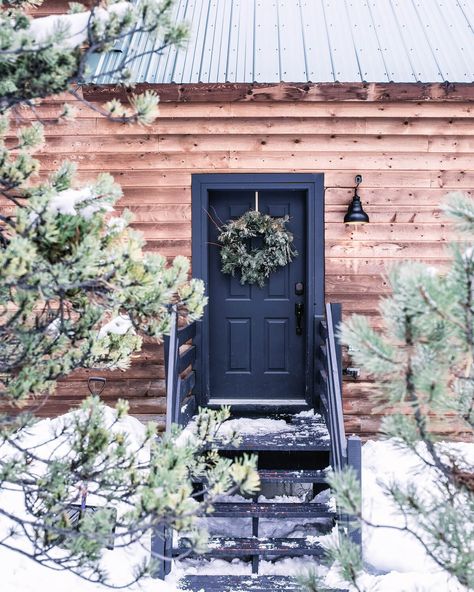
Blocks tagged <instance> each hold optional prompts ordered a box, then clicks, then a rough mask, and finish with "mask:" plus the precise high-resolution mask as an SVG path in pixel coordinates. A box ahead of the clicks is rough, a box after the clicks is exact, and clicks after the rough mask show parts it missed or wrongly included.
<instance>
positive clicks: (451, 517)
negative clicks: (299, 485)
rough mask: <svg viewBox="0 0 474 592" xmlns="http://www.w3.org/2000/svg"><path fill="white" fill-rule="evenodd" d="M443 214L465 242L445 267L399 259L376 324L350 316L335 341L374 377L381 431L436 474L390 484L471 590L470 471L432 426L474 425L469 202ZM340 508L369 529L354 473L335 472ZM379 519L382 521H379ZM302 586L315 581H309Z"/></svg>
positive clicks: (344, 553) (473, 487)
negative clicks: (419, 482) (421, 485)
mask: <svg viewBox="0 0 474 592" xmlns="http://www.w3.org/2000/svg"><path fill="white" fill-rule="evenodd" d="M445 211H446V213H447V214H448V215H449V216H450V217H451V218H453V219H454V220H455V221H456V222H457V228H458V230H459V231H460V232H462V233H464V234H465V236H466V240H465V241H463V242H456V243H455V244H453V245H451V254H452V261H451V265H450V267H449V268H448V269H446V270H437V269H435V268H431V267H427V266H426V265H425V264H421V263H416V262H405V263H403V264H400V265H398V266H396V267H394V268H392V269H391V270H390V271H389V274H388V279H389V284H390V288H391V292H392V294H391V296H389V297H388V298H385V299H384V300H383V301H382V302H381V304H380V307H379V309H380V316H381V320H382V328H381V329H374V328H373V327H372V326H371V324H370V320H369V319H368V318H365V317H362V316H356V315H354V316H352V317H351V318H350V319H349V320H348V321H347V322H345V323H344V324H343V325H342V330H341V340H342V342H343V344H345V345H347V346H350V348H351V350H350V351H351V355H352V357H353V359H354V361H355V363H356V364H358V365H360V366H362V367H363V368H364V370H365V371H366V372H367V373H368V375H369V376H371V377H373V378H374V380H375V384H376V388H377V391H376V393H375V394H374V403H376V404H377V405H378V406H379V408H380V409H385V410H386V413H387V414H386V415H385V417H384V418H383V421H382V427H381V430H382V434H383V435H384V437H386V438H393V439H394V441H395V442H396V443H397V445H398V446H400V447H401V449H402V450H407V451H410V452H412V453H413V454H415V455H416V456H417V457H418V458H419V459H420V462H421V463H422V466H425V467H426V468H427V469H428V470H430V471H431V472H432V474H433V475H434V479H433V482H434V483H435V484H436V485H434V486H433V490H432V491H431V493H430V495H427V494H426V492H425V493H424V494H423V495H420V493H419V491H418V489H417V487H416V483H415V482H414V481H412V482H410V481H409V482H408V484H405V485H400V484H397V483H396V482H394V483H392V484H391V485H390V486H389V487H388V488H387V495H388V496H390V499H391V500H392V501H393V503H394V505H395V507H396V508H397V511H398V512H399V514H400V516H402V517H403V518H404V521H405V525H404V526H401V527H396V526H389V527H388V528H394V529H396V530H400V531H403V532H407V533H410V535H411V536H413V537H414V538H415V539H417V540H418V541H419V542H420V543H421V545H422V546H423V547H424V549H425V551H426V553H427V555H428V556H429V557H430V558H431V559H432V560H433V561H434V562H435V563H436V564H437V565H438V566H439V567H440V568H442V569H444V570H446V572H448V573H449V574H451V575H452V576H453V577H454V578H456V579H457V581H458V582H459V583H460V584H462V585H464V586H466V587H467V588H468V589H472V588H473V587H474V564H473V561H472V557H473V555H474V536H473V535H474V533H473V526H472V525H473V524H474V470H473V467H472V466H469V464H468V463H467V462H466V459H463V458H461V457H459V455H456V454H455V453H454V452H453V451H452V450H450V448H449V446H446V445H445V444H443V443H442V442H440V437H439V436H438V435H437V432H436V425H437V423H438V425H439V422H440V421H448V417H449V420H450V421H451V422H452V425H454V426H455V427H457V429H459V430H460V433H462V434H464V436H465V437H467V438H468V439H469V440H470V441H472V436H473V432H474V364H473V361H474V201H473V200H472V199H471V198H470V197H469V196H466V195H462V194H453V195H451V196H450V197H449V199H448V201H447V203H446V206H445ZM331 484H332V486H333V488H334V490H335V492H336V498H337V500H338V503H339V507H340V508H341V510H342V511H343V512H348V513H349V514H352V515H353V516H355V517H357V518H358V519H360V520H361V521H362V523H363V524H366V525H367V526H369V527H370V526H374V525H373V524H372V523H371V522H370V521H369V520H367V519H366V517H364V515H363V513H362V510H361V499H360V496H359V495H354V492H355V491H357V490H358V487H357V486H356V484H355V476H354V474H353V473H352V472H351V471H347V472H346V473H345V474H339V475H333V476H332V478H331ZM378 526H384V525H378ZM331 557H332V559H333V560H335V561H337V563H338V564H339V566H340V572H341V574H342V576H343V577H344V579H345V580H346V581H347V582H348V583H350V584H352V585H353V586H354V587H355V588H356V589H357V590H362V589H363V588H362V586H361V585H360V575H361V573H362V571H363V562H362V558H361V557H360V553H359V551H358V549H357V548H356V547H355V546H354V545H353V544H352V543H351V542H350V541H349V540H347V539H344V538H343V539H342V541H340V544H339V545H337V546H335V547H334V548H333V549H332V550H331ZM305 583H306V587H307V589H308V590H320V589H321V586H322V584H321V582H320V581H319V580H318V578H315V577H312V578H311V580H310V581H309V580H306V582H305Z"/></svg>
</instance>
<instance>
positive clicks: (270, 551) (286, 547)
mask: <svg viewBox="0 0 474 592" xmlns="http://www.w3.org/2000/svg"><path fill="white" fill-rule="evenodd" d="M313 539H314V537H305V538H268V537H259V538H257V537H235V538H234V537H217V536H216V537H211V538H210V539H209V543H208V549H207V552H206V553H205V554H206V555H211V556H212V557H228V556H232V557H246V556H249V555H260V556H265V555H267V556H268V555H272V556H273V555H281V556H285V557H295V556H297V555H316V556H318V557H323V556H324V555H325V550H324V547H323V546H322V545H321V543H319V542H318V541H315V540H313ZM188 549H189V547H188V545H187V544H186V541H185V540H184V541H180V542H179V544H178V547H177V548H176V549H174V550H173V554H174V555H179V554H181V553H184V552H186V551H187V550H188Z"/></svg>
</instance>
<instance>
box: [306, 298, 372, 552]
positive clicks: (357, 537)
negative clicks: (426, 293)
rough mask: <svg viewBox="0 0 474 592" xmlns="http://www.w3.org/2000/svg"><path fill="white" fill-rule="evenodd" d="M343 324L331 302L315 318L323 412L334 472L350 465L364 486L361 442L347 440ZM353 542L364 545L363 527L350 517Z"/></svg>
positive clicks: (339, 310)
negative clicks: (340, 330) (340, 338)
mask: <svg viewBox="0 0 474 592" xmlns="http://www.w3.org/2000/svg"><path fill="white" fill-rule="evenodd" d="M340 321H341V305H340V304H331V303H327V304H326V307H325V315H324V317H315V344H316V370H317V373H318V375H319V376H318V379H319V380H317V381H316V383H317V384H318V385H319V387H320V402H321V412H322V414H323V416H324V419H325V421H326V425H327V426H328V431H329V436H330V440H331V448H330V450H331V465H332V468H333V469H334V470H336V471H337V470H341V469H343V468H344V467H347V466H350V467H352V468H353V469H354V471H355V472H356V475H357V476H358V478H359V483H361V466H362V461H361V441H360V438H359V437H358V436H355V435H352V436H349V437H346V432H345V429H344V414H343V407H342V355H341V346H340V344H339V343H338V340H337V338H336V328H337V325H338V324H339V322H340ZM343 521H345V523H346V527H347V531H348V534H349V536H350V537H351V539H352V540H353V541H354V542H356V543H358V544H359V545H360V544H361V542H362V541H361V531H360V526H359V525H358V524H357V523H355V522H354V521H352V520H349V519H348V517H345V519H344V520H343Z"/></svg>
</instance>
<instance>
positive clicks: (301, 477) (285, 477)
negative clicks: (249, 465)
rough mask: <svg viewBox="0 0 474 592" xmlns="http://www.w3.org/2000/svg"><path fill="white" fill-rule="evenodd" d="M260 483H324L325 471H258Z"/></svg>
mask: <svg viewBox="0 0 474 592" xmlns="http://www.w3.org/2000/svg"><path fill="white" fill-rule="evenodd" d="M258 474H259V475H260V481H261V482H262V483H326V477H327V472H326V471H325V470H301V471H287V470H284V469H278V470H277V469H259V471H258Z"/></svg>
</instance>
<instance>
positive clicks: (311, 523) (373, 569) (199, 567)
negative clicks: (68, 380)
mask: <svg viewBox="0 0 474 592" xmlns="http://www.w3.org/2000/svg"><path fill="white" fill-rule="evenodd" d="M107 414H108V415H107V417H108V419H110V422H112V420H113V417H114V415H113V414H114V412H113V410H108V411H107ZM62 421H64V419H63V418H57V419H53V420H48V419H46V420H43V421H40V422H38V423H37V424H36V425H35V426H34V427H33V428H31V429H30V434H29V436H28V443H29V444H30V445H31V446H37V445H38V444H40V443H41V442H45V441H47V440H48V439H49V437H50V435H51V433H52V432H53V431H54V430H55V429H57V427H58V426H59V425H61V422H62ZM233 421H235V420H233ZM258 421H259V422H261V421H262V423H259V429H260V428H261V429H262V430H267V429H268V430H270V432H269V433H271V432H272V431H275V429H276V430H278V429H283V426H282V425H281V426H280V424H279V423H275V421H276V422H279V420H265V421H263V420H258ZM269 422H271V424H270V423H269ZM247 425H248V422H247V423H245V424H242V423H241V424H239V431H241V430H240V428H243V429H245V428H246V426H247ZM119 427H120V429H121V430H124V431H126V432H127V434H128V435H129V438H130V441H131V442H134V441H137V442H138V441H139V440H140V438H141V436H142V434H143V429H144V427H143V425H142V424H141V423H140V422H138V421H137V420H135V419H134V418H126V419H125V420H122V422H121V423H120V426H119ZM248 429H250V428H248ZM251 429H255V428H251ZM285 429H288V425H287V424H286V423H285ZM241 433H242V432H241ZM265 433H268V432H265ZM48 446H49V445H48ZM48 446H45V447H44V453H45V454H47V450H48ZM449 449H450V450H451V451H455V452H456V455H457V457H458V458H464V459H465V463H466V464H467V465H469V466H474V444H449ZM41 450H42V448H38V449H37V452H38V451H41ZM6 453H7V451H6V450H5V449H3V450H0V454H2V455H3V457H5V454H6ZM362 462H363V473H362V481H363V485H362V487H363V502H364V512H365V513H366V516H368V517H370V518H371V519H372V520H374V521H375V522H378V523H384V524H397V521H398V520H399V517H398V516H396V514H395V513H394V509H393V507H391V505H390V503H389V501H388V500H387V498H386V496H385V495H384V493H383V489H382V487H383V483H384V482H385V483H387V482H389V481H390V480H391V479H393V478H396V479H398V480H399V482H400V481H401V482H404V481H405V482H406V481H407V480H408V479H411V480H414V481H415V482H416V484H417V486H418V487H419V489H420V492H423V490H425V491H430V487H432V479H431V477H432V476H431V475H430V474H429V472H428V471H427V470H426V468H422V467H420V464H419V460H418V459H417V457H416V456H415V455H413V454H410V453H407V452H404V451H401V450H400V449H399V448H397V446H396V445H395V444H394V442H393V441H385V442H383V441H377V442H374V441H371V442H367V443H366V444H365V445H364V446H363V448H362ZM324 496H327V494H320V496H318V500H317V501H321V502H323V501H324V502H327V501H329V500H328V499H327V497H324ZM232 499H233V500H234V501H242V499H243V498H241V497H236V496H233V497H232ZM301 499H303V497H301V498H299V497H297V496H279V497H277V498H272V501H275V502H287V503H288V502H296V501H300V500H301ZM229 501H230V500H229ZM260 501H264V498H263V496H261V498H260ZM0 504H1V505H2V507H6V508H8V509H10V510H13V511H16V512H23V511H24V507H23V501H22V498H21V495H20V494H17V493H15V492H5V491H1V490H0ZM320 525H321V524H320V522H318V521H315V520H311V519H309V520H305V521H299V522H283V521H275V520H262V521H261V531H260V532H261V536H267V537H269V536H280V537H283V536H288V537H302V536H307V537H310V538H309V540H311V542H315V540H318V541H320V542H321V543H323V544H324V543H325V541H327V540H330V539H331V537H332V536H333V535H332V534H331V533H329V534H322V535H321V532H320V529H319V527H320ZM208 526H209V528H210V530H211V532H214V533H215V534H222V535H224V534H226V535H227V536H229V535H234V536H238V535H239V534H241V535H244V534H247V535H248V532H249V531H250V530H251V524H250V520H245V519H234V520H231V521H226V520H225V519H219V518H212V517H211V518H209V519H208ZM5 527H6V525H5V524H4V523H3V524H1V523H0V531H2V530H3V531H4V528H5ZM363 540H364V559H365V562H366V566H367V573H366V574H365V575H364V577H363V582H361V584H363V585H364V587H365V588H366V590H369V591H370V592H465V590H464V589H463V588H462V587H460V586H459V585H457V584H456V583H455V582H454V581H450V580H449V578H448V577H447V576H446V575H445V574H443V573H441V572H440V571H439V570H438V569H437V568H436V566H433V564H432V562H431V561H430V560H429V559H428V558H427V557H426V555H425V554H424V552H423V549H422V548H421V546H420V545H419V543H417V541H416V540H415V539H413V538H412V537H410V536H409V535H406V534H403V533H398V532H394V531H391V530H386V529H385V530H384V529H377V530H375V531H370V530H367V529H364V533H363ZM141 552H143V551H142V549H141V548H140V549H136V548H134V549H131V550H130V551H128V552H127V551H124V550H115V551H106V552H105V553H104V565H105V566H106V567H107V568H108V570H109V572H110V573H113V574H114V578H116V579H117V578H118V579H122V578H123V577H126V576H127V575H130V574H131V569H132V566H133V565H134V564H135V563H136V560H137V553H141ZM312 566H315V564H314V563H313V560H312V558H311V557H299V558H295V559H289V558H286V559H281V560H279V561H277V562H274V563H272V562H269V561H262V562H261V569H260V573H262V574H276V575H292V574H295V575H296V574H301V573H302V571H304V570H307V569H309V568H311V567H312ZM0 567H1V574H2V580H1V586H0V588H1V591H2V592H38V591H42V590H48V592H64V590H65V589H67V590H69V591H70V592H99V590H105V588H103V587H101V586H98V585H94V584H91V583H88V582H85V581H83V580H81V579H80V578H79V577H77V576H74V575H72V574H69V573H65V572H54V571H52V570H49V569H47V568H44V567H41V566H39V565H37V564H35V563H34V562H33V561H31V560H30V559H27V558H26V557H22V556H20V555H19V554H18V553H14V552H12V551H9V550H6V549H5V548H3V547H1V546H0ZM317 569H318V570H319V573H326V572H324V571H323V568H317ZM250 571H251V568H250V566H249V564H247V563H244V562H242V561H240V560H234V561H233V562H231V563H229V562H226V561H223V560H214V561H204V560H203V559H188V560H186V561H183V562H180V563H179V564H177V565H175V566H174V569H173V571H172V573H171V574H170V576H169V578H168V581H167V582H166V583H164V582H160V581H156V580H144V581H143V582H142V583H141V584H140V587H138V586H135V587H131V588H128V589H127V590H129V592H132V591H137V592H138V590H141V591H142V592H176V590H177V588H176V584H177V582H178V580H179V577H180V576H182V575H183V574H184V573H189V574H202V575H204V574H228V573H234V574H236V575H239V574H240V575H244V574H245V575H247V574H250ZM122 581H123V580H122ZM326 583H327V585H328V586H333V587H336V586H340V585H341V582H340V581H339V578H338V575H337V572H336V570H335V569H331V570H329V572H327V576H326Z"/></svg>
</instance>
